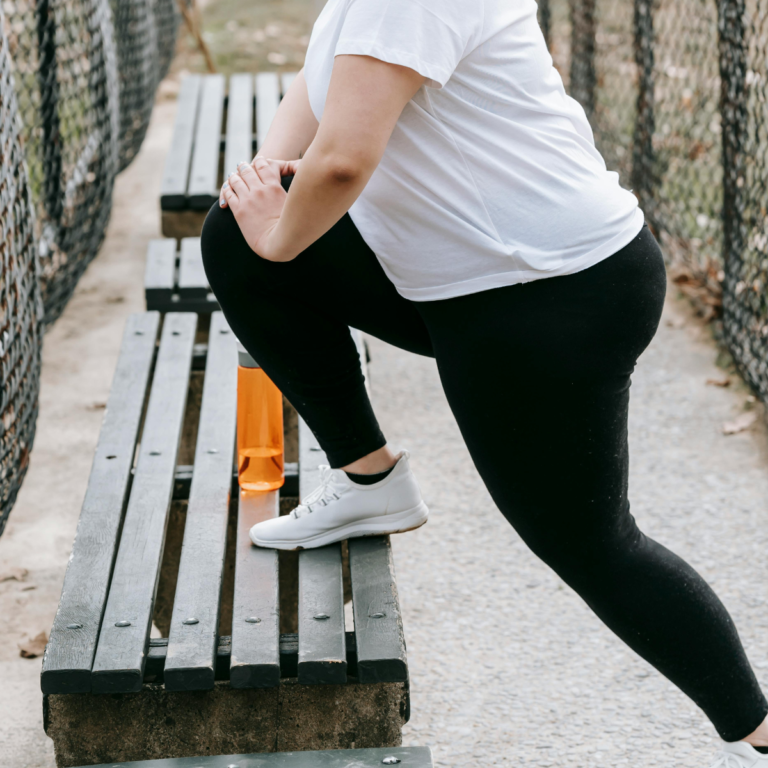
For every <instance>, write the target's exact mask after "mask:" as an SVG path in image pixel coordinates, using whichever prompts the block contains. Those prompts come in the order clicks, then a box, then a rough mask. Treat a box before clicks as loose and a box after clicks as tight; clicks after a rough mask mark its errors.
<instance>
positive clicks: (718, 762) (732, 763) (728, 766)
mask: <svg viewBox="0 0 768 768" xmlns="http://www.w3.org/2000/svg"><path fill="white" fill-rule="evenodd" d="M710 768H744V763H742V762H741V760H739V758H738V756H737V755H733V754H731V753H730V752H721V753H720V754H719V755H718V756H717V758H716V759H715V762H714V763H712V765H711V766H710Z"/></svg>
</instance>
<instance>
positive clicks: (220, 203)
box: [219, 197, 225, 208]
mask: <svg viewBox="0 0 768 768" xmlns="http://www.w3.org/2000/svg"><path fill="white" fill-rule="evenodd" d="M219 205H220V206H221V207H222V208H223V207H224V205H225V201H224V198H223V197H222V198H221V200H219Z"/></svg>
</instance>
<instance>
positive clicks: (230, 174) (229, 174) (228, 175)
mask: <svg viewBox="0 0 768 768" xmlns="http://www.w3.org/2000/svg"><path fill="white" fill-rule="evenodd" d="M234 174H235V172H234V171H232V173H228V174H227V179H229V177H230V176H234Z"/></svg>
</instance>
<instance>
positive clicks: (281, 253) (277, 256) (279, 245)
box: [259, 220, 299, 262]
mask: <svg viewBox="0 0 768 768" xmlns="http://www.w3.org/2000/svg"><path fill="white" fill-rule="evenodd" d="M281 234H282V233H281V231H280V222H279V220H278V222H277V223H275V225H274V226H273V227H272V228H271V229H270V230H269V232H268V234H267V236H266V238H265V242H264V244H263V246H262V247H261V249H260V251H259V255H260V256H261V257H262V258H264V259H267V260H268V261H279V262H283V261H293V259H295V258H296V257H297V256H298V255H299V254H298V253H295V252H294V251H293V250H291V249H289V248H287V247H286V243H285V242H284V241H283V239H282V237H281Z"/></svg>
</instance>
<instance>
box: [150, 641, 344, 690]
mask: <svg viewBox="0 0 768 768" xmlns="http://www.w3.org/2000/svg"><path fill="white" fill-rule="evenodd" d="M346 635H347V637H346V641H347V665H348V671H349V674H350V675H352V677H355V676H356V675H357V647H356V646H355V633H354V632H347V633H346ZM167 653H168V638H167V637H153V638H150V641H149V650H148V652H147V664H146V666H145V668H144V682H145V683H147V682H150V683H162V682H163V681H164V673H165V658H166V655H167ZM231 655H232V638H231V637H230V636H229V635H222V636H221V637H219V642H218V647H217V648H216V679H217V680H229V663H230V657H231ZM298 664H299V636H298V634H281V635H280V677H281V678H282V679H285V678H286V677H294V678H295V677H296V676H297V674H298Z"/></svg>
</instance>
